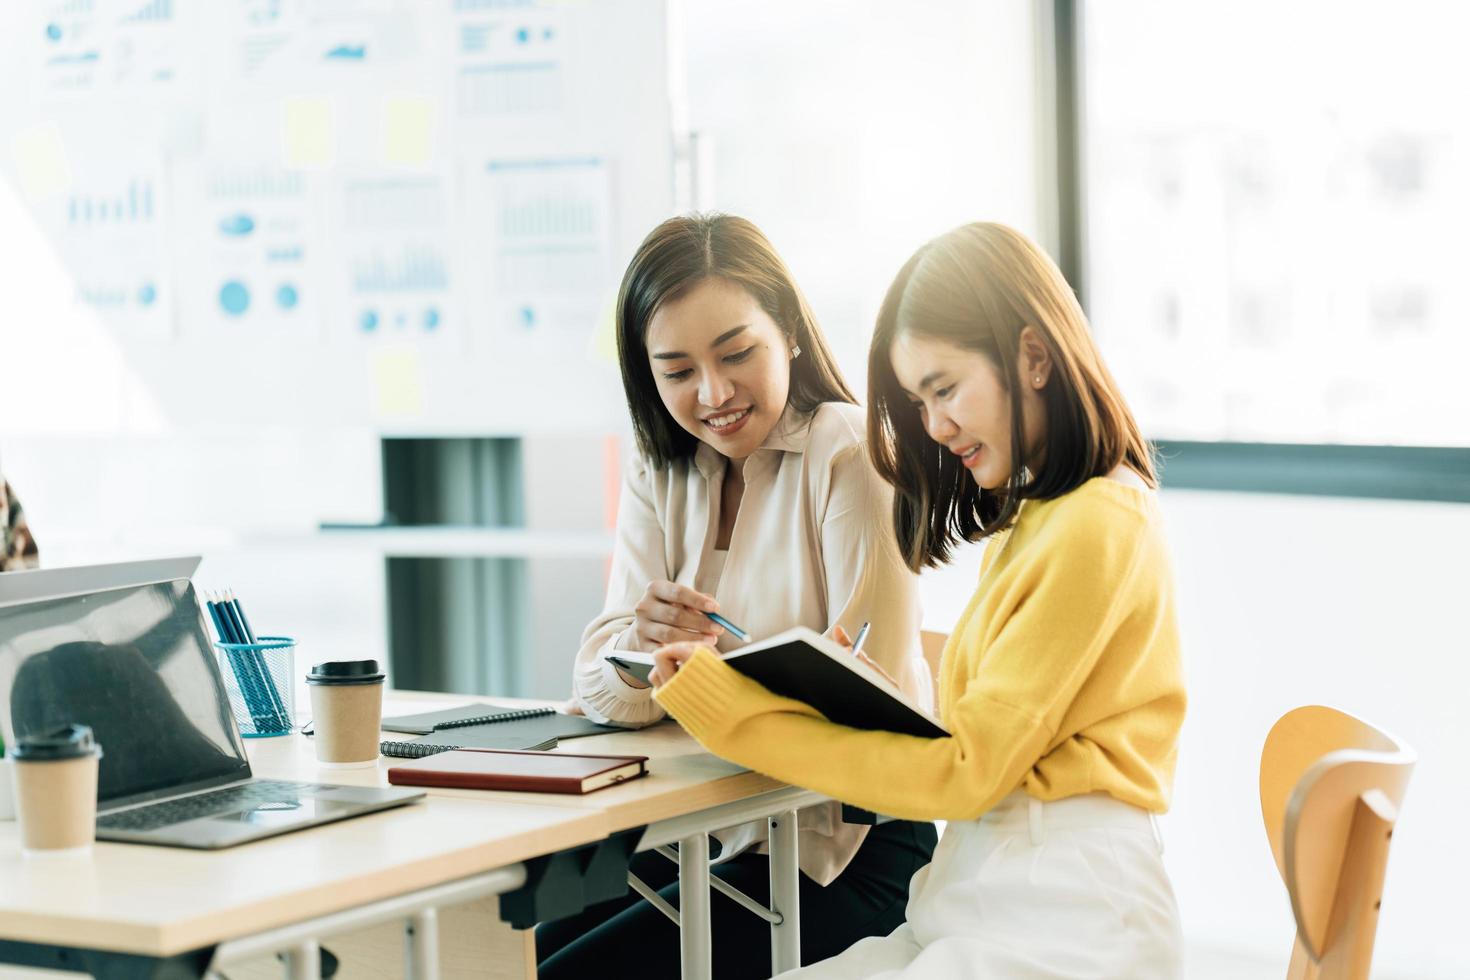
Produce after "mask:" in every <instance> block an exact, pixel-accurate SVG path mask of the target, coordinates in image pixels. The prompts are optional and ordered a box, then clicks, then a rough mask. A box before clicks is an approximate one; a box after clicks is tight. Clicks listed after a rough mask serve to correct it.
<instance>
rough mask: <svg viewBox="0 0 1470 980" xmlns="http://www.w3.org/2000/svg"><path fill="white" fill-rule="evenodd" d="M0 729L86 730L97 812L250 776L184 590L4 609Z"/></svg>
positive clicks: (10, 740)
mask: <svg viewBox="0 0 1470 980" xmlns="http://www.w3.org/2000/svg"><path fill="white" fill-rule="evenodd" d="M0 722H3V730H4V734H5V741H6V744H8V745H14V744H15V740H16V738H17V737H18V736H21V735H27V734H32V733H36V732H43V731H47V730H49V729H53V728H55V727H57V726H58V725H64V724H69V723H79V724H83V725H90V726H92V731H93V733H94V734H95V735H96V738H97V742H98V743H99V744H100V745H101V746H102V763H101V767H100V771H99V776H98V787H97V799H98V802H99V803H100V804H102V805H108V804H116V803H122V802H135V801H137V800H145V799H148V798H150V797H154V796H164V795H168V794H169V793H172V792H178V791H180V790H183V789H194V788H197V787H200V786H206V785H210V784H213V783H222V782H228V781H229V780H231V779H240V778H243V777H246V776H249V775H250V765H249V763H248V762H247V761H246V760H245V752H244V743H242V742H241V740H240V737H239V735H238V734H237V732H236V729H235V722H234V717H233V716H232V715H231V713H230V703H229V699H228V696H227V695H226V693H225V689H224V684H223V681H222V680H221V677H220V672H219V667H218V665H217V662H216V661H215V659H214V654H213V653H212V651H211V648H210V646H209V641H208V638H207V636H206V634H205V632H204V621H203V617H202V614H201V612H200V609H199V605H198V603H197V602H196V601H195V598H194V589H193V587H192V586H191V585H190V584H189V582H188V581H187V580H179V581H173V582H159V583H155V584H152V585H139V586H134V587H129V588H120V589H112V590H109V591H105V592H93V593H89V594H85V595H76V596H68V597H65V598H56V599H44V600H39V601H35V602H23V603H19V604H16V605H9V606H3V607H0Z"/></svg>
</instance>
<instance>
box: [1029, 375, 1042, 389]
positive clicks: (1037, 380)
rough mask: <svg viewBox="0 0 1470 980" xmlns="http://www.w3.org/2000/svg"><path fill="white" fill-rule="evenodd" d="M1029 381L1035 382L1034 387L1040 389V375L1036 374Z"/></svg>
mask: <svg viewBox="0 0 1470 980" xmlns="http://www.w3.org/2000/svg"><path fill="white" fill-rule="evenodd" d="M1031 380H1033V381H1035V382H1036V386H1037V387H1038V388H1039V387H1041V375H1039V374H1038V375H1037V376H1036V377H1034V378H1032V379H1031Z"/></svg>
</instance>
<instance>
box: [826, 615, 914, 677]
mask: <svg viewBox="0 0 1470 980" xmlns="http://www.w3.org/2000/svg"><path fill="white" fill-rule="evenodd" d="M827 635H828V636H830V637H831V638H832V639H833V640H835V641H837V642H838V643H840V644H842V645H843V646H845V647H847V648H848V649H849V650H851V649H852V637H850V636H848V635H847V630H845V629H843V628H842V627H841V625H838V624H833V626H832V628H831V629H830V630H828V631H827ZM853 655H854V656H855V657H857V658H858V659H859V660H861V661H862V662H863V663H865V664H867V665H868V666H869V667H872V668H873V669H874V670H876V671H877V672H878V673H879V674H880V675H881V676H882V678H883V679H884V680H885V681H887V682H888V683H889V684H892V685H893V686H894V687H895V688H897V687H898V681H896V680H894V679H893V675H892V674H890V673H888V671H886V670H884V669H883V668H882V667H881V666H880V665H879V664H878V661H876V660H874V659H873V658H872V657H870V656H868V655H867V654H866V653H863V652H862V651H861V650H859V651H857V652H856V653H855V654H853Z"/></svg>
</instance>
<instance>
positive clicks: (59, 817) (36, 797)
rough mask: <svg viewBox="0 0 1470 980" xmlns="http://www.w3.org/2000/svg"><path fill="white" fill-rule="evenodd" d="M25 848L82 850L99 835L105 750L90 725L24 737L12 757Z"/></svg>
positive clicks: (34, 851) (33, 851)
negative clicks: (100, 781)
mask: <svg viewBox="0 0 1470 980" xmlns="http://www.w3.org/2000/svg"><path fill="white" fill-rule="evenodd" d="M9 758H10V764H11V766H12V769H13V774H14V777H15V811H16V816H17V817H18V818H19V820H20V845H21V847H22V848H23V849H24V850H25V852H26V853H27V854H54V853H64V852H67V851H82V850H86V849H87V848H89V847H91V846H92V839H93V837H95V836H96V833H97V763H98V760H100V759H101V758H102V748H101V746H99V745H97V743H96V742H95V741H93V739H92V729H90V728H88V727H87V726H86V725H65V726H62V727H61V728H57V729H54V730H52V731H49V732H44V733H42V734H39V735H26V736H23V737H22V738H21V739H20V741H19V742H18V743H17V745H16V747H15V751H13V752H12V753H11V754H10V757H9Z"/></svg>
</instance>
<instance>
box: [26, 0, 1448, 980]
mask: <svg viewBox="0 0 1470 980" xmlns="http://www.w3.org/2000/svg"><path fill="white" fill-rule="evenodd" d="M1467 20H1470V17H1467V15H1466V13H1465V12H1464V11H1463V10H1462V8H1461V6H1460V5H1459V4H1457V3H1453V2H1448V0H1436V2H1421V0H1412V2H1404V3H1398V4H1394V5H1392V6H1383V5H1366V4H1365V5H1354V4H1334V3H1327V2H1324V0H1312V2H1306V0H1303V2H1297V3H1292V4H1280V3H1269V2H1263V0H1249V2H1238V3H1233V4H1228V5H1226V4H1208V5H1206V4H1179V3H1164V2H1142V0H1131V2H1118V3H1087V2H1067V0H983V2H982V0H971V2H964V0H914V2H908V3H902V4H898V3H888V4H878V3H869V2H836V0H822V2H817V0H805V2H790V0H742V2H739V3H735V2H725V0H719V2H716V0H686V2H682V3H681V2H678V0H561V2H551V0H546V2H539V3H538V2H530V0H434V2H426V0H230V2H219V3H214V2H211V3H205V2H201V0H30V2H26V3H12V4H5V5H3V7H0V472H3V473H4V475H5V477H6V478H8V479H9V481H10V482H11V484H12V485H13V486H14V488H15V489H16V491H17V493H18V494H19V496H20V499H21V500H23V501H24V504H25V510H26V514H27V517H28V519H29V522H30V525H31V528H32V530H33V532H34V534H35V537H36V539H37V541H39V542H40V544H41V548H42V558H43V560H44V563H45V564H46V565H50V566H56V565H63V564H73V563H81V562H92V561H103V560H113V559H123V558H134V557H148V556H158V555H169V554H181V553H202V554H204V555H205V556H206V561H205V564H204V566H203V567H202V569H201V572H200V576H199V580H200V582H201V584H202V585H204V586H205V587H211V588H222V587H225V586H230V587H233V588H234V589H235V591H236V593H237V594H239V595H241V596H242V597H244V598H245V599H246V600H247V601H248V604H249V606H250V609H251V612H252V616H253V617H254V618H255V619H256V622H257V626H258V627H259V628H261V629H262V630H263V631H268V632H280V633H288V634H291V635H294V636H296V637H298V638H299V641H300V657H301V659H302V663H303V664H307V663H310V662H313V661H316V660H322V659H329V658H333V657H344V656H347V657H351V656H376V657H380V658H383V659H385V660H386V661H388V663H389V664H390V668H391V671H392V676H393V681H394V683H395V684H397V685H398V686H401V687H421V688H436V689H448V690H456V691H464V692H476V693H482V692H483V693H490V692H494V693H505V694H523V695H533V696H542V697H559V696H565V694H566V692H567V689H568V680H567V679H568V671H569V666H570V663H571V659H572V656H573V654H574V652H575V649H576V645H577V643H576V641H577V637H578V634H579V633H580V630H581V628H582V626H583V625H584V624H585V623H586V622H587V621H588V620H589V619H590V618H591V617H592V616H593V615H594V614H595V613H596V612H597V610H598V608H599V604H600V601H601V593H602V587H603V576H604V574H605V570H606V564H607V560H608V555H609V551H610V548H611V533H610V527H611V523H612V519H613V515H614V514H615V511H616V493H617V486H618V472H619V460H620V458H621V456H622V454H623V453H625V452H626V451H627V449H628V446H629V440H628V435H627V427H626V422H625V413H624V409H623V405H622V395H621V388H620V385H619V382H618V377H617V371H616V366H615V363H614V360H613V350H612V334H611V304H612V298H613V295H614V292H615V290H616V286H617V281H618V277H619V275H620V273H621V269H622V266H623V264H624V263H625V262H626V260H627V258H628V257H629V255H630V254H631V252H632V250H633V248H634V247H635V246H636V244H637V242H638V241H639V240H640V238H641V237H642V236H643V234H644V233H645V232H647V231H648V230H649V229H650V228H651V227H652V226H653V225H654V224H655V223H657V222H658V221H659V220H661V219H662V218H664V217H666V216H667V215H669V214H672V213H675V212H678V211H684V210H688V209H691V208H716V209H721V210H727V211H731V212H735V213H738V214H742V215H745V216H747V217H750V218H751V219H753V220H755V221H756V222H757V223H759V224H760V225H761V227H762V228H763V229H764V230H765V231H766V232H767V233H768V234H769V235H770V237H771V238H772V240H773V241H774V242H775V243H776V245H777V247H778V248H779V249H780V250H781V251H782V252H783V254H784V256H785V257H786V259H787V260H788V262H789V263H790V264H791V266H792V267H793V269H794V271H795V273H796V276H797V279H798V281H799V282H800V283H801V284H802V286H803V287H804V288H805V290H806V291H807V293H808V296H809V298H810V299H811V301H812V303H813V305H814V307H815V309H816V311H817V314H818V316H819V318H820V319H821V321H822V323H823V325H824V326H825V328H826V330H827V331H828V333H829V335H830V337H831V339H832V341H833V345H834V348H835V350H836V352H837V355H838V357H839V359H840V361H841V363H842V365H843V368H844V369H845V371H846V372H847V374H848V377H849V379H850V380H851V381H852V382H853V383H854V386H855V388H857V390H859V391H861V390H862V389H863V382H864V363H865V352H866V343H867V338H868V335H869V332H870V330H871V326H872V321H873V317H874V314H875V311H876V309H877V306H878V303H879V300H880V299H881V296H882V294H883V292H884V290H885V288H886V286H887V284H888V282H889V280H890V278H891V276H892V275H893V273H894V272H895V271H896V270H897V268H898V266H899V264H900V263H901V261H902V260H903V258H905V257H906V256H907V255H908V254H909V253H910V252H911V251H912V250H913V249H914V248H915V247H916V246H917V245H919V244H920V243H921V242H923V241H924V240H926V239H927V238H929V237H931V236H933V235H935V234H937V233H939V232H941V231H944V230H946V229H948V228H950V227H952V226H954V225H956V224H959V223H962V222H965V221H969V220H976V219H985V220H998V221H1004V222H1007V223H1009V224H1012V225H1014V226H1016V227H1018V228H1020V229H1021V230H1023V231H1025V232H1027V233H1028V234H1030V235H1033V236H1035V237H1036V238H1038V239H1039V240H1040V241H1042V242H1043V243H1045V244H1046V245H1047V247H1048V248H1049V249H1050V250H1051V252H1052V254H1053V255H1054V256H1055V257H1056V258H1057V260H1058V261H1059V263H1060V264H1061V265H1062V266H1063V269H1064V271H1065V272H1067V274H1068V276H1069V278H1070V279H1071V280H1072V282H1073V284H1074V285H1075V286H1076V287H1077V288H1078V290H1079V294H1080V295H1081V297H1082V299H1083V301H1084V303H1085V305H1086V307H1087V309H1088V312H1089V314H1090V316H1091V318H1092V321H1093V324H1094V327H1095V329H1096V331H1097V333H1098V335H1099V337H1100V339H1101V341H1102V344H1103V346H1104V349H1105V351H1106V352H1107V354H1108V356H1109V358H1110V361H1111V365H1112V367H1113V368H1114V370H1115V371H1116V372H1117V374H1118V375H1119V376H1120V378H1121V380H1122V383H1123V386H1124V389H1125V391H1126V392H1127V394H1128V396H1129V397H1130V399H1131V400H1132V403H1133V405H1134V407H1135V409H1136V411H1137V412H1138V414H1139V415H1140V417H1141V421H1142V422H1143V424H1144V426H1145V429H1146V431H1147V433H1148V434H1149V435H1150V436H1151V437H1152V438H1155V439H1157V440H1159V441H1160V443H1161V446H1162V448H1163V451H1164V454H1165V457H1166V461H1165V464H1164V469H1163V474H1164V490H1163V494H1162V499H1163V504H1164V510H1165V513H1166V516H1167V518H1168V520H1169V526H1170V533H1171V537H1172V541H1173V546H1174V551H1175V556H1176V565H1177V570H1178V577H1179V584H1180V593H1181V615H1182V627H1183V630H1184V639H1185V650H1186V656H1187V665H1188V670H1189V677H1190V688H1191V696H1192V704H1191V709H1190V716H1189V720H1188V723H1187V725H1186V729H1185V734H1184V741H1183V747H1182V757H1181V762H1180V768H1179V774H1178V783H1177V793H1176V801H1175V807H1174V810H1173V812H1172V813H1171V814H1170V816H1169V817H1168V818H1167V821H1166V824H1165V830H1166V834H1167V837H1168V847H1169V849H1168V852H1167V854H1166V860H1167V862H1168V864H1169V866H1170V869H1171V872H1172V874H1173V875H1174V880H1175V882H1176V885H1177V888H1178V891H1179V897H1180V904H1181V907H1182V911H1183V916H1184V922H1185V928H1186V933H1187V939H1188V943H1189V952H1190V975H1191V976H1198V977H1261V978H1265V977H1279V976H1282V975H1283V973H1284V968H1285V962H1286V958H1287V954H1288V952H1289V950H1290V945H1291V936H1292V927H1291V915H1290V910H1289V908H1288V907H1287V903H1286V897H1285V893H1284V891H1283V889H1282V887H1281V884H1280V881H1279V879H1278V878H1277V876H1276V871H1275V868H1274V867H1273V865H1272V862H1271V859H1270V856H1269V851H1268V849H1267V846H1266V843H1265V839H1264V835H1263V833H1262V830H1261V827H1260V817H1259V809H1258V805H1257V802H1256V765H1257V762H1258V753H1259V749H1260V745H1261V741H1262V739H1263V738H1264V736H1265V733H1266V731H1267V729H1268V728H1269V726H1270V724H1271V722H1272V721H1273V720H1274V719H1275V718H1276V717H1277V716H1279V715H1280V714H1281V713H1282V712H1283V711H1285V710H1286V709H1287V708H1289V707H1292V706H1294V705H1297V704H1301V703H1311V702H1323V703H1328V704H1333V705H1336V706H1339V707H1343V708H1345V709H1348V710H1351V711H1355V712H1359V713H1361V714H1363V715H1365V716H1366V717H1369V718H1371V719H1372V720H1374V721H1375V722H1377V723H1379V724H1381V725H1383V726H1384V727H1386V728H1389V729H1390V730H1393V731H1394V732H1395V733H1396V734H1398V735H1400V736H1402V737H1403V738H1404V739H1406V740H1407V741H1408V742H1410V743H1412V744H1414V745H1415V746H1416V747H1417V748H1418V749H1419V751H1420V754H1421V762H1420V765H1419V768H1418V771H1417V772H1416V774H1415V777H1414V782H1413V785H1412V787H1411V789H1410V792H1409V796H1408V803H1407V808H1406V811H1405V813H1404V814H1403V817H1402V820H1401V823H1400V832H1399V833H1398V834H1397V835H1396V837H1395V840H1394V850H1393V855H1392V858H1391V860H1390V864H1389V873H1388V883H1387V890H1386V892H1385V898H1384V906H1383V911H1382V920H1381V927H1380V930H1379V936H1378V946H1377V957H1376V966H1377V969H1376V971H1375V975H1376V976H1383V977H1390V978H1416V980H1419V978H1450V977H1463V976H1466V975H1467V974H1470V952H1467V951H1466V947H1465V944H1464V943H1463V942H1459V941H1457V940H1456V937H1457V935H1458V930H1459V928H1460V926H1461V924H1460V922H1459V921H1458V920H1459V914H1458V910H1459V907H1460V906H1461V905H1462V904H1463V903H1461V902H1460V901H1459V900H1458V899H1459V894H1458V890H1459V885H1460V883H1461V881H1462V880H1463V879H1464V877H1465V874H1464V873H1465V871H1466V869H1470V835H1466V834H1465V833H1464V832H1463V828H1462V824H1463V819H1464V815H1465V814H1466V813H1467V812H1470V779H1467V778H1466V775H1465V774H1466V772H1467V767H1466V765H1465V763H1464V755H1463V752H1464V749H1463V746H1464V745H1465V744H1467V742H1470V720H1467V713H1466V711H1465V708H1464V705H1465V703H1466V694H1467V692H1470V641H1467V639H1466V636H1467V633H1466V630H1465V627H1464V620H1463V605H1464V601H1465V589H1466V572H1465V567H1466V564H1465V557H1464V556H1465V555H1466V554H1467V553H1470V508H1467V507H1466V506H1465V504H1466V502H1467V501H1470V385H1467V384H1466V383H1465V381H1464V377H1463V375H1464V371H1465V365H1466V364H1467V362H1470V300H1467V298H1466V292H1465V290H1464V289H1463V287H1462V286H1461V285H1460V281H1459V280H1460V278H1461V276H1462V275H1463V273H1462V269H1463V267H1464V265H1465V260H1466V258H1467V250H1466V246H1465V244H1464V236H1463V233H1464V229H1465V227H1466V225H1467V218H1470V181H1467V180H1466V179H1465V178H1464V174H1465V173H1466V172H1467V169H1470V168H1467V163H1470V115H1467V114H1466V113H1465V111H1464V108H1463V105H1461V102H1462V101H1463V100H1462V98H1461V95H1460V93H1463V92H1464V91H1466V89H1467V86H1470V67H1467V63H1466V62H1465V60H1464V59H1463V58H1461V57H1459V52H1458V51H1457V50H1456V47H1457V45H1458V44H1459V42H1460V40H1461V39H1462V38H1463V37H1464V36H1465V28H1466V27H1467V26H1470V25H1467ZM977 562H978V555H977V554H970V555H966V556H963V558H962V560H961V561H960V562H959V564H958V565H957V566H956V567H955V568H953V569H950V570H946V571H945V572H942V573H939V574H933V575H927V576H926V578H925V582H924V587H925V602H926V620H927V622H928V625H929V626H930V627H932V628H936V629H946V628H947V627H948V625H949V624H950V623H951V622H952V621H953V617H954V615H955V614H956V612H957V611H958V606H959V604H960V603H961V602H962V601H963V599H964V598H965V597H966V596H967V595H968V593H969V590H970V589H971V587H972V585H973V581H974V574H975V567H976V564H977Z"/></svg>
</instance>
